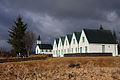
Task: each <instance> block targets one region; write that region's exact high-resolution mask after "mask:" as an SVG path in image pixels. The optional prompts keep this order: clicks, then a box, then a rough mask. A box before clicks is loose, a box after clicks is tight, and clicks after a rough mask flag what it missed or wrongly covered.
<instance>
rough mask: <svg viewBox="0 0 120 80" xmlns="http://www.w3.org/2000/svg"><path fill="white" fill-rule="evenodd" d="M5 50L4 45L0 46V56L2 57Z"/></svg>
mask: <svg viewBox="0 0 120 80" xmlns="http://www.w3.org/2000/svg"><path fill="white" fill-rule="evenodd" d="M5 52H6V49H5V48H4V47H0V56H1V57H3V56H4V54H5Z"/></svg>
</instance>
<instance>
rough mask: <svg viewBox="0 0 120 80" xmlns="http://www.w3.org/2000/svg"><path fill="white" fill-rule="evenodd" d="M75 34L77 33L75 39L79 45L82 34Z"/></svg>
mask: <svg viewBox="0 0 120 80" xmlns="http://www.w3.org/2000/svg"><path fill="white" fill-rule="evenodd" d="M74 33H75V37H76V39H77V42H78V43H79V40H80V36H81V32H74Z"/></svg>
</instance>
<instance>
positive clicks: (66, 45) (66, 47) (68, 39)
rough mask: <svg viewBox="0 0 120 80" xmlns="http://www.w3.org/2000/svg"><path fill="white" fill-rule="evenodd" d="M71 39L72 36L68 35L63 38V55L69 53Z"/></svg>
mask: <svg viewBox="0 0 120 80" xmlns="http://www.w3.org/2000/svg"><path fill="white" fill-rule="evenodd" d="M71 39H72V34H68V35H67V36H65V41H64V54H66V53H70V52H71Z"/></svg>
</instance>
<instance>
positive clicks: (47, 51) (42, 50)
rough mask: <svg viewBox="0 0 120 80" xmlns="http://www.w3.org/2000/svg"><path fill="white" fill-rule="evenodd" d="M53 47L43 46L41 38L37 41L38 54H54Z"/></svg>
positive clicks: (49, 45)
mask: <svg viewBox="0 0 120 80" xmlns="http://www.w3.org/2000/svg"><path fill="white" fill-rule="evenodd" d="M52 49H53V46H52V45H51V44H42V43H41V39H40V36H39V37H38V39H37V46H36V54H52Z"/></svg>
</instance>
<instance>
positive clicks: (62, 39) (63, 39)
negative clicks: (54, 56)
mask: <svg viewBox="0 0 120 80" xmlns="http://www.w3.org/2000/svg"><path fill="white" fill-rule="evenodd" d="M61 41H62V45H64V41H65V37H64V36H63V37H61Z"/></svg>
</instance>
